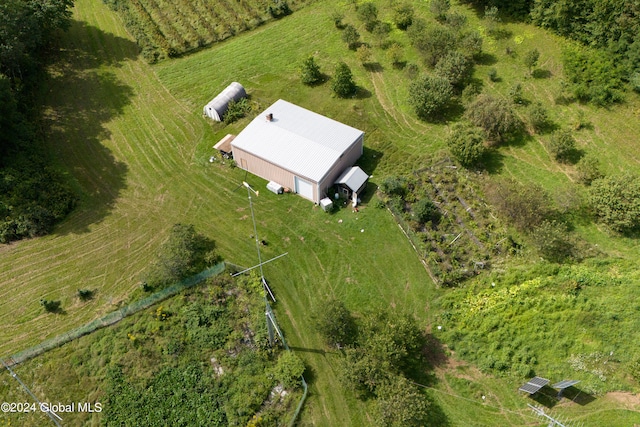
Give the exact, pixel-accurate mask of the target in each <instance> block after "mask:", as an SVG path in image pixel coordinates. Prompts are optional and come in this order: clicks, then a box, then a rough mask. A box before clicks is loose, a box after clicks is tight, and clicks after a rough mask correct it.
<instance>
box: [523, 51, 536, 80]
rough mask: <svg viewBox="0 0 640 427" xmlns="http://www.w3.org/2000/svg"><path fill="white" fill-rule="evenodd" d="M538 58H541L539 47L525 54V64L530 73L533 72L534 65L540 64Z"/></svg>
mask: <svg viewBox="0 0 640 427" xmlns="http://www.w3.org/2000/svg"><path fill="white" fill-rule="evenodd" d="M538 59H540V52H539V51H538V49H531V50H529V51H527V53H525V54H524V60H523V61H524V65H525V66H526V67H527V69H528V70H529V74H530V75H532V74H533V67H535V66H536V65H537V64H538Z"/></svg>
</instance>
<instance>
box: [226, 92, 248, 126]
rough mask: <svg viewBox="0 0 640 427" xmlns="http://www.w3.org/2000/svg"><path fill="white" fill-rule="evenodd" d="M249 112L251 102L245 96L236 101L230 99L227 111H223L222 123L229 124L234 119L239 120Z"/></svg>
mask: <svg viewBox="0 0 640 427" xmlns="http://www.w3.org/2000/svg"><path fill="white" fill-rule="evenodd" d="M249 112H251V104H250V103H249V100H248V99H247V98H242V99H239V100H237V101H230V102H229V105H228V106H227V111H226V112H225V113H224V123H225V124H230V123H233V122H235V121H236V120H240V119H241V118H243V117H244V116H246V115H247V114H249Z"/></svg>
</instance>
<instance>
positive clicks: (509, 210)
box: [486, 179, 553, 231]
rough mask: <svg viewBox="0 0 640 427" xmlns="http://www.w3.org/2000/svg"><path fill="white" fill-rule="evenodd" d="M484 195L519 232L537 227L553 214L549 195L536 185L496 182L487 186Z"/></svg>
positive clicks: (506, 181)
mask: <svg viewBox="0 0 640 427" xmlns="http://www.w3.org/2000/svg"><path fill="white" fill-rule="evenodd" d="M486 194H487V198H488V199H489V200H490V201H491V203H492V204H493V205H494V206H495V207H496V209H497V210H498V212H499V213H500V215H501V216H502V217H504V218H505V219H506V220H507V221H508V222H509V223H510V224H512V225H513V226H515V227H516V228H517V229H518V230H520V231H528V230H531V229H533V228H535V227H537V226H538V225H540V224H541V223H542V221H544V220H545V219H549V217H550V216H551V214H552V212H553V210H552V208H551V199H550V197H549V195H548V194H547V192H546V191H544V189H543V188H542V187H540V186H539V185H536V184H520V183H518V182H516V181H513V180H510V179H509V180H504V181H496V182H493V183H491V184H490V185H489V187H488V188H487V190H486Z"/></svg>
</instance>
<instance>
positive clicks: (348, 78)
mask: <svg viewBox="0 0 640 427" xmlns="http://www.w3.org/2000/svg"><path fill="white" fill-rule="evenodd" d="M331 89H332V90H333V93H335V94H336V95H337V96H338V97H339V98H348V97H350V96H353V95H355V93H356V84H355V82H354V81H353V75H352V74H351V69H350V68H349V66H348V65H347V64H345V63H344V62H339V63H338V64H336V71H335V75H334V76H333V81H332V83H331Z"/></svg>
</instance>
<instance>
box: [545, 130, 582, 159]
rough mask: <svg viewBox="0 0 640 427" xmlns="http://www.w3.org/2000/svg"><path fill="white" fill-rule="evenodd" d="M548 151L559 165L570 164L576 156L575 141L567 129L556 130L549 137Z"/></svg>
mask: <svg viewBox="0 0 640 427" xmlns="http://www.w3.org/2000/svg"><path fill="white" fill-rule="evenodd" d="M549 151H551V155H553V158H554V159H556V160H557V161H558V162H560V163H571V162H572V160H573V159H574V158H575V155H576V140H575V138H574V137H573V133H572V132H571V131H570V130H569V129H562V130H558V131H556V132H554V133H553V135H551V139H550V140H549Z"/></svg>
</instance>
